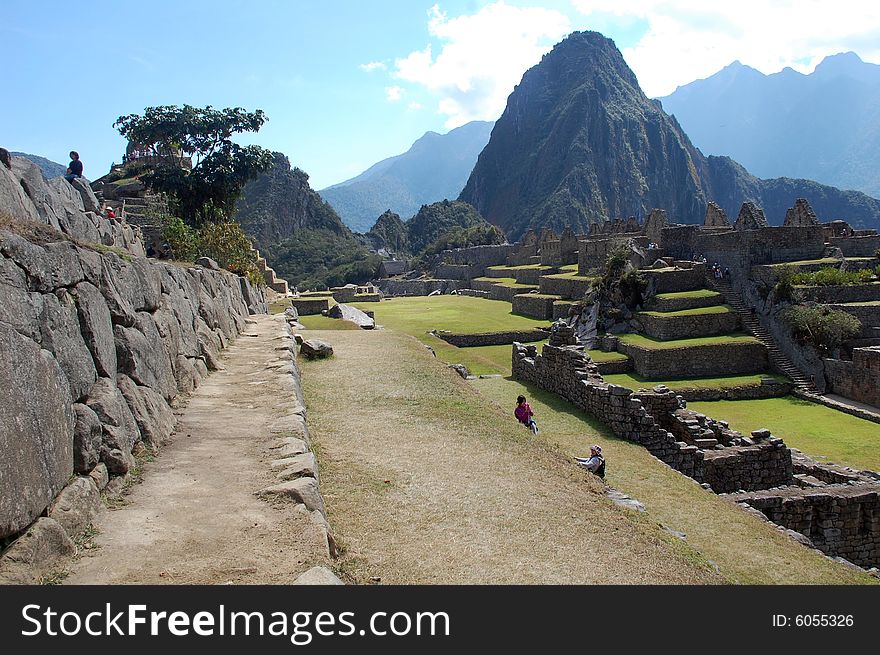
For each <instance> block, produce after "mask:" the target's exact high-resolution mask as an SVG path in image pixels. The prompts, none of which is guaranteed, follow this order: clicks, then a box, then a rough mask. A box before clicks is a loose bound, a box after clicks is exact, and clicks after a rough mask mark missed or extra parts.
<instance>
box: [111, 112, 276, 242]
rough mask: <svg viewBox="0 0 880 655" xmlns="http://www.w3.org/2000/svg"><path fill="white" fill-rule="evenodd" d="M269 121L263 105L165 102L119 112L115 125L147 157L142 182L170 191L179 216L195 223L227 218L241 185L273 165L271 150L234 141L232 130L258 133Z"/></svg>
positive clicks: (163, 190)
mask: <svg viewBox="0 0 880 655" xmlns="http://www.w3.org/2000/svg"><path fill="white" fill-rule="evenodd" d="M266 120H267V118H266V115H265V113H263V111H262V110H261V109H257V110H256V111H253V112H248V111H246V110H244V109H242V108H241V107H234V108H226V109H222V110H218V109H214V108H212V107H211V106H210V105H208V106H207V107H205V108H200V107H192V106H190V105H184V106H183V107H177V106H173V105H164V106H160V107H147V108H146V109H145V110H144V113H143V115H140V114H129V115H127V116H120V117H119V118H118V119H117V120H116V122H115V123H114V124H113V127H115V128H116V129H117V130H119V133H120V134H121V135H122V136H124V137H126V138H127V139H128V141H129V144H130V151H136V152H137V153H138V154H139V155H141V156H144V155H146V156H147V157H148V164H147V166H148V169H149V170H148V172H147V173H145V174H144V175H142V176H141V178H142V179H143V181H144V182H145V183H147V184H149V185H150V186H152V187H153V188H155V189H156V190H158V191H162V192H164V193H167V194H168V195H169V196H170V197H171V199H172V202H173V203H174V204H175V205H176V208H177V210H178V211H179V213H180V214H181V217H182V218H184V219H185V220H186V221H187V222H189V223H191V224H194V225H197V224H201V223H204V222H216V221H223V220H226V219H228V218H229V217H230V216H231V215H232V213H233V210H234V207H235V201H236V199H237V198H238V196H239V195H240V193H241V189H242V187H244V185H245V184H246V183H247V182H248V181H249V180H251V179H252V178H254V177H256V176H257V175H259V174H260V173H262V172H263V171H266V170H268V169H269V167H270V166H271V165H272V153H271V152H270V151H269V150H266V149H265V148H261V147H259V146H246V147H243V146H240V145H238V144H237V143H233V141H232V136H233V135H234V134H240V133H242V132H258V131H259V130H260V128H261V127H262V126H263V124H264V123H265V122H266ZM181 157H183V158H188V159H190V160H191V161H192V168H191V169H190V168H186V167H184V166H181V165H180V161H181Z"/></svg>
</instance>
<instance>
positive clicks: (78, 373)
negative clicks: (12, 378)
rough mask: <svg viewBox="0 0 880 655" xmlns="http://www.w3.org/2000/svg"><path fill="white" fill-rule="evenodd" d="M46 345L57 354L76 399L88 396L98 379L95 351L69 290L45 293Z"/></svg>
mask: <svg viewBox="0 0 880 655" xmlns="http://www.w3.org/2000/svg"><path fill="white" fill-rule="evenodd" d="M40 329H41V333H42V345H43V348H44V349H46V350H48V351H49V352H51V353H52V354H54V355H55V360H56V361H57V362H58V364H59V366H61V370H62V371H64V374H65V375H66V376H67V381H68V383H69V385H70V395H71V399H72V400H73V401H74V402H78V401H80V400H82V399H84V398H85V397H86V396H87V395H88V393H89V391H90V390H91V388H92V385H93V384H95V380H97V379H98V374H97V372H96V371H95V363H94V361H93V360H92V354H91V352H89V349H88V348H87V347H86V343H85V341H83V337H82V334H81V333H80V323H79V318H78V316H77V308H76V305H75V303H74V300H73V296H71V295H70V294H69V293H68V292H67V291H66V290H63V289H59V290H58V291H56V292H55V293H54V294H51V293H50V294H46V295H45V296H43V311H42V315H41V316H40Z"/></svg>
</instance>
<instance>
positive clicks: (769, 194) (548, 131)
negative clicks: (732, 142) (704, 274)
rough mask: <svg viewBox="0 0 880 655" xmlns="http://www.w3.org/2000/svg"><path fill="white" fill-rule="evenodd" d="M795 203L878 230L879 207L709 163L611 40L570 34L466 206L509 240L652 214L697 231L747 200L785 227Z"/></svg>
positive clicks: (506, 122)
mask: <svg viewBox="0 0 880 655" xmlns="http://www.w3.org/2000/svg"><path fill="white" fill-rule="evenodd" d="M798 197H806V198H807V199H808V200H809V201H810V203H811V205H812V206H813V208H814V209H815V211H816V213H817V214H818V215H819V217H820V218H822V219H824V220H829V219H832V218H844V219H847V220H849V221H850V222H851V223H852V224H853V225H856V226H860V227H878V224H880V202H878V201H877V200H875V199H873V198H869V197H868V196H866V195H864V194H861V193H858V192H844V191H840V190H839V189H836V188H833V187H828V186H823V185H820V184H817V183H815V182H811V181H809V180H800V179H788V178H780V179H776V180H761V179H758V178H756V177H755V176H753V175H750V174H749V173H748V171H746V170H745V169H744V168H743V167H742V166H741V165H739V164H737V163H736V162H735V161H733V160H732V159H730V158H728V157H705V156H704V155H703V154H702V153H701V152H700V151H699V150H697V148H695V147H694V145H693V144H692V143H691V141H690V139H689V138H688V136H687V134H685V132H684V130H683V129H682V127H681V126H680V125H679V123H678V121H677V120H676V119H675V117H673V116H669V115H667V114H666V113H665V112H664V111H663V109H662V107H661V104H660V103H659V102H657V101H652V100H649V99H648V98H647V97H646V96H645V94H644V93H643V92H642V90H641V88H640V87H639V84H638V81H637V79H636V77H635V75H634V74H633V72H632V71H631V70H630V68H629V67H628V66H627V65H626V62H625V61H624V60H623V57H622V55H621V54H620V51H619V50H618V49H617V47H616V46H615V45H614V42H613V41H611V40H610V39H607V38H605V37H604V36H602V35H601V34H598V33H596V32H575V33H573V34H572V35H570V36H569V37H567V38H566V39H565V40H563V41H562V42H561V43H559V44H557V45H556V47H554V48H553V50H552V51H551V52H549V53H548V54H546V55H545V56H544V57H543V59H542V60H541V62H540V63H539V64H538V65H536V66H535V67H533V68H531V69H530V70H528V71H526V73H525V75H523V78H522V81H521V82H520V84H519V85H518V86H517V87H516V89H515V90H514V91H513V93H512V94H511V95H510V97H509V98H508V102H507V107H506V108H505V110H504V113H503V114H502V116H501V118H499V119H498V121H497V122H496V124H495V127H494V129H493V130H492V136H491V138H490V140H489V143H488V144H487V145H486V147H485V148H484V149H483V152H482V153H481V154H480V156H479V158H478V160H477V164H476V166H475V167H474V170H473V172H472V173H471V176H470V178H469V179H468V182H467V185H466V186H465V188H464V190H463V191H462V193H461V195H460V196H459V199H460V200H463V201H465V202H469V203H470V204H472V205H473V206H474V207H475V208H476V209H477V211H479V212H480V214H481V215H482V216H484V217H485V218H486V219H487V220H488V221H489V222H490V223H493V224H495V225H497V226H499V227H501V228H502V229H503V230H504V232H505V233H506V235H507V237H508V238H509V239H510V240H514V239H517V238H519V237H520V236H522V234H523V233H524V232H525V231H526V230H528V229H530V228H533V229H539V228H542V227H550V228H553V229H556V230H561V229H563V228H564V227H565V226H567V225H571V226H572V227H573V228H574V229H575V230H576V231H586V230H588V229H589V225H590V224H591V223H593V222H598V221H603V220H606V219H609V218H626V217H629V216H636V217H644V216H646V215H647V214H648V213H649V212H650V211H651V209H652V208H655V207H656V208H661V209H665V210H666V211H667V213H668V215H669V219H670V220H671V221H675V222H681V223H699V222H702V220H703V218H704V215H705V212H706V206H707V203H708V202H709V201H710V200H711V201H715V202H717V203H719V204H720V205H721V206H722V208H724V210H725V211H726V212H727V213H728V215H730V216H731V217H732V218H735V217H736V215H737V213H738V212H739V208H740V206H741V204H742V203H743V202H744V201H746V200H752V201H754V202H756V203H757V204H758V205H760V206H762V207H764V209H765V211H766V214H767V217H768V219H769V220H770V221H771V222H775V223H780V222H781V221H782V219H783V216H784V214H785V209H786V208H788V207H791V206H792V205H793V204H794V201H795V199H796V198H798ZM780 208H781V209H780Z"/></svg>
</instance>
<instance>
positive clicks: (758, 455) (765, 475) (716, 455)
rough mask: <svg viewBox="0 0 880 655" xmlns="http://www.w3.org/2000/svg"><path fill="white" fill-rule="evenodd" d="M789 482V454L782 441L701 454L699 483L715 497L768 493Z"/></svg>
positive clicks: (771, 441) (773, 440) (790, 476)
mask: <svg viewBox="0 0 880 655" xmlns="http://www.w3.org/2000/svg"><path fill="white" fill-rule="evenodd" d="M791 480H792V464H791V451H790V450H789V449H788V448H787V447H786V446H785V443H783V441H782V439H771V440H769V442H768V443H762V444H756V445H754V446H732V447H730V448H723V449H721V450H707V451H705V453H704V459H703V482H706V483H708V484H709V485H710V486H711V487H712V491H714V492H715V493H729V492H731V491H738V490H743V491H753V490H757V489H769V488H772V487H778V486H779V485H783V484H789V483H790V482H791Z"/></svg>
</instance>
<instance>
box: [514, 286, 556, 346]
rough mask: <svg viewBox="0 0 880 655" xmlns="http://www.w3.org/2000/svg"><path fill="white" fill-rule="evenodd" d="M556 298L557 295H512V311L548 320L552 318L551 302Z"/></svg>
mask: <svg viewBox="0 0 880 655" xmlns="http://www.w3.org/2000/svg"><path fill="white" fill-rule="evenodd" d="M558 299H559V297H558V296H546V295H543V294H540V293H522V294H519V295H516V296H514V297H513V313H514V314H522V315H523V316H531V317H532V318H538V319H542V320H548V321H549V320H552V319H553V303H554V301H556V300H558ZM520 341H524V339H520Z"/></svg>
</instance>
